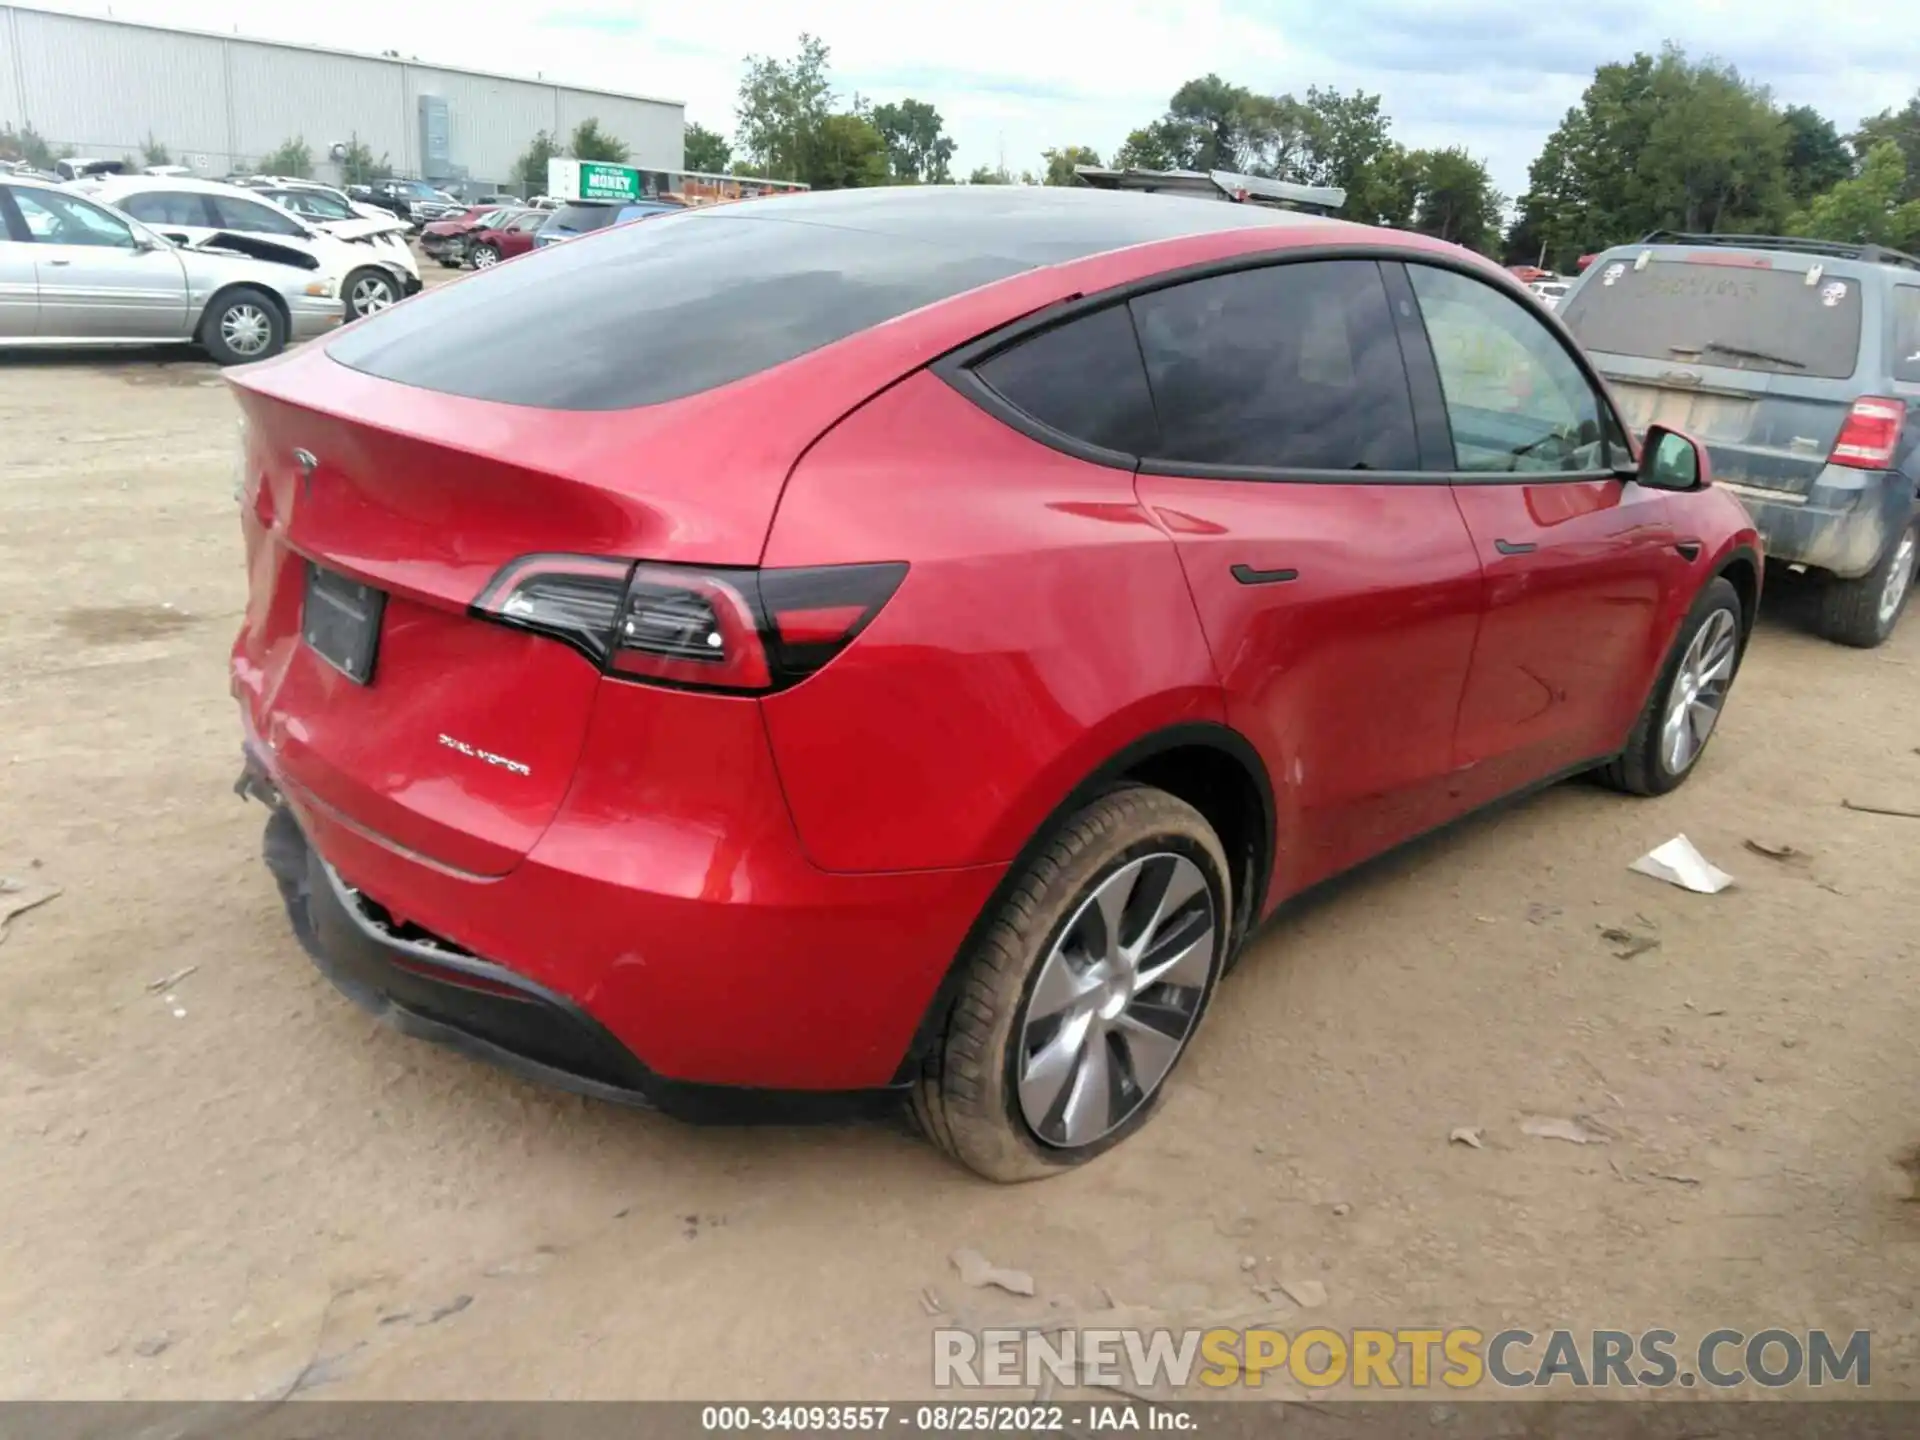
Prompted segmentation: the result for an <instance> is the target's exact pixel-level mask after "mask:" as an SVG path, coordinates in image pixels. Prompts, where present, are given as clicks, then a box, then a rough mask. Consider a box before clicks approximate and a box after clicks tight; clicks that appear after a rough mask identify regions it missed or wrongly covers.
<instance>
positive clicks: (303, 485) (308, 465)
mask: <svg viewBox="0 0 1920 1440" xmlns="http://www.w3.org/2000/svg"><path fill="white" fill-rule="evenodd" d="M293 458H294V463H296V464H297V465H299V467H300V492H301V493H302V494H303V495H311V494H312V493H313V472H314V468H315V467H316V466H317V465H319V463H320V462H319V461H318V460H317V459H315V458H314V454H313V452H312V451H311V450H296V451H294V452H293Z"/></svg>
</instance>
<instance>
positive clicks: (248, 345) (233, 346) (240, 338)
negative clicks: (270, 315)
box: [220, 301, 273, 355]
mask: <svg viewBox="0 0 1920 1440" xmlns="http://www.w3.org/2000/svg"><path fill="white" fill-rule="evenodd" d="M220 338H221V339H222V340H224V341H225V342H226V344H227V348H228V349H229V350H231V351H233V353H234V354H236V355H258V354H259V353H260V352H261V351H263V350H265V349H266V348H267V346H268V344H269V343H270V342H271V341H272V339H273V324H272V322H271V321H270V320H268V319H267V315H266V312H265V311H264V310H262V309H261V308H260V307H259V306H258V305H255V304H252V303H251V302H247V301H243V302H241V303H240V304H238V305H235V306H232V307H230V308H229V309H228V310H227V312H226V314H224V315H222V316H221V317H220Z"/></svg>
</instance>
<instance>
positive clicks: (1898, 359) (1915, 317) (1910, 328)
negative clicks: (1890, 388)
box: [1893, 285, 1920, 384]
mask: <svg viewBox="0 0 1920 1440" xmlns="http://www.w3.org/2000/svg"><path fill="white" fill-rule="evenodd" d="M1893 378H1894V379H1896V380H1908V381H1912V382H1914V383H1916V384H1920V285H1896V286H1894V289H1893Z"/></svg>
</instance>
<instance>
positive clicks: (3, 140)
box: [0, 125, 55, 170]
mask: <svg viewBox="0 0 1920 1440" xmlns="http://www.w3.org/2000/svg"><path fill="white" fill-rule="evenodd" d="M54 159H55V156H54V153H53V150H52V148H51V147H50V146H49V145H48V144H47V142H46V141H45V140H43V139H41V138H40V132H39V131H37V130H35V129H34V128H33V126H31V125H22V126H21V127H20V128H19V129H18V130H15V129H14V128H13V126H11V125H0V160H24V161H26V162H27V164H29V165H31V166H33V168H34V169H36V170H51V169H53V162H54Z"/></svg>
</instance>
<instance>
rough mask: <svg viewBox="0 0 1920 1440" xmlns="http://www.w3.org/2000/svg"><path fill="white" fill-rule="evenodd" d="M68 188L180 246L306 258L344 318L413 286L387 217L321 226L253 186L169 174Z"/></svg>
mask: <svg viewBox="0 0 1920 1440" xmlns="http://www.w3.org/2000/svg"><path fill="white" fill-rule="evenodd" d="M74 188H75V189H83V188H84V193H86V194H88V195H91V196H93V197H94V198H95V199H98V200H103V201H105V202H106V203H107V204H109V205H111V206H113V207H114V208H115V209H118V210H123V211H125V212H126V213H127V214H129V215H131V216H132V217H133V218H134V219H136V220H138V221H140V222H142V223H143V224H146V225H148V226H151V227H152V228H153V229H154V230H156V231H158V232H159V233H160V234H161V235H164V236H166V237H167V238H168V239H169V240H175V241H178V242H179V243H181V244H186V245H194V244H199V243H201V242H203V241H205V240H208V239H210V238H211V237H213V236H215V235H229V236H239V237H244V238H245V239H246V240H249V241H252V242H254V243H255V244H257V245H264V246H267V247H278V248H279V249H281V250H282V251H285V250H292V251H297V252H300V253H302V254H305V255H307V256H310V257H312V259H313V260H314V261H316V262H317V265H318V271H319V273H320V274H321V275H323V276H325V277H327V278H328V279H331V280H334V281H336V282H337V284H338V292H337V293H338V294H339V296H340V298H341V303H342V308H343V309H344V311H345V312H346V318H347V319H349V320H358V319H359V318H360V317H361V316H362V315H371V314H374V313H375V312H376V311H380V310H385V309H386V308H387V307H388V306H390V305H394V304H397V303H398V302H399V301H401V300H403V299H405V298H406V297H407V296H409V295H411V294H413V293H414V292H415V291H417V290H418V289H419V288H420V265H419V262H418V261H416V260H415V259H414V258H413V251H412V249H411V248H409V246H408V245H407V243H406V239H405V237H404V235H398V234H395V233H393V220H392V217H390V216H389V217H383V218H382V219H379V220H367V219H346V220H340V221H335V222H331V223H329V224H328V225H327V226H326V227H325V228H322V227H321V226H319V225H316V224H313V223H311V222H309V221H307V220H305V219H303V218H301V217H300V216H299V215H296V214H293V213H291V212H290V211H289V210H287V209H284V208H282V207H281V206H280V205H279V204H276V203H275V202H274V201H273V200H271V199H269V198H268V197H267V196H266V195H265V194H264V193H263V192H261V191H259V190H254V189H248V188H244V187H242V186H239V185H225V184H221V183H219V182H217V181H212V180H184V179H180V178H178V177H176V176H159V175H109V176H102V177H100V178H98V179H96V180H92V181H86V182H82V183H81V184H80V185H76V186H75V187H74ZM262 253H268V252H267V251H262Z"/></svg>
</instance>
